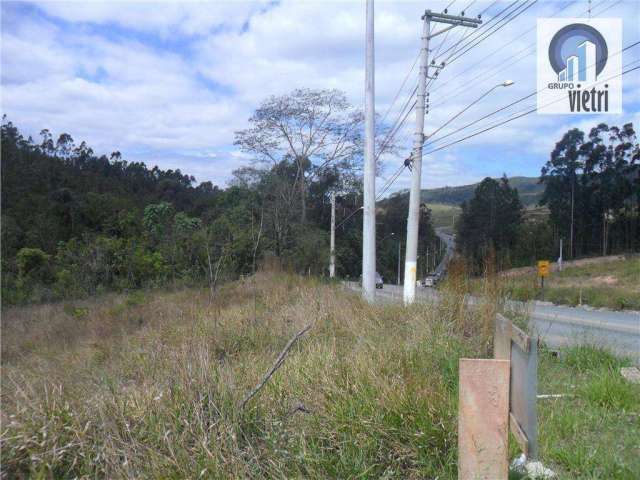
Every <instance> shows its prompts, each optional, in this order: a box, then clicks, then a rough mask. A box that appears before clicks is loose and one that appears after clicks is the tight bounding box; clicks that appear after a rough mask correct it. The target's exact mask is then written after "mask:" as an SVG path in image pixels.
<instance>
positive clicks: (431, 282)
mask: <svg viewBox="0 0 640 480" xmlns="http://www.w3.org/2000/svg"><path fill="white" fill-rule="evenodd" d="M422 286H424V287H435V286H436V278H435V277H434V276H433V275H429V276H428V277H425V278H424V280H423V281H422Z"/></svg>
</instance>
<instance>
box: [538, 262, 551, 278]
mask: <svg viewBox="0 0 640 480" xmlns="http://www.w3.org/2000/svg"><path fill="white" fill-rule="evenodd" d="M549 271H550V268H549V260H538V276H539V277H543V278H544V277H548V276H549Z"/></svg>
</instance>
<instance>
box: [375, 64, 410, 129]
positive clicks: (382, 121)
mask: <svg viewBox="0 0 640 480" xmlns="http://www.w3.org/2000/svg"><path fill="white" fill-rule="evenodd" d="M419 58H420V52H418V55H416V58H415V60H414V61H413V65H411V68H410V69H409V71H408V72H407V75H406V76H405V77H404V80H403V81H402V84H401V85H400V88H399V89H398V91H397V92H396V95H395V97H394V98H393V100H392V102H391V105H389V108H387V111H386V112H385V114H384V116H383V117H382V120H381V121H380V123H381V124H384V121H385V120H386V118H387V115H389V112H390V111H391V109H392V108H393V106H394V105H395V103H396V100H398V97H399V96H400V92H402V89H403V88H404V85H405V83H407V80H408V79H409V76H410V75H411V72H413V69H414V68H415V67H416V63H418V59H419Z"/></svg>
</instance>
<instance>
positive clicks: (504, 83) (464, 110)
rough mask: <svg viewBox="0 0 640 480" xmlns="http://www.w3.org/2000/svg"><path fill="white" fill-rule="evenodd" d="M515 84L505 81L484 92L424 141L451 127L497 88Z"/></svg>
mask: <svg viewBox="0 0 640 480" xmlns="http://www.w3.org/2000/svg"><path fill="white" fill-rule="evenodd" d="M514 83H515V82H514V81H513V80H505V81H504V82H502V83H498V84H497V85H494V86H493V87H491V88H490V89H489V90H487V91H486V92H484V93H483V94H482V95H480V96H479V97H478V98H477V99H476V100H475V101H474V102H471V103H470V104H469V105H467V106H466V107H464V108H463V109H462V110H460V111H459V112H458V113H456V114H455V115H454V116H453V117H451V118H450V119H449V120H447V121H446V122H444V123H443V124H442V125H440V126H439V127H438V128H437V129H436V131H434V132H432V133H431V134H430V135H425V137H424V141H425V142H426V141H427V140H428V139H429V138H431V137H433V136H434V135H435V134H436V133H438V132H439V131H440V130H442V129H443V128H444V127H446V126H447V125H449V124H450V123H451V122H453V121H454V120H455V119H456V118H458V117H459V116H460V115H462V114H463V113H464V112H466V111H467V110H469V109H470V108H471V107H473V106H474V105H475V104H476V103H478V102H479V101H480V100H482V99H483V98H484V97H486V96H487V95H489V94H490V93H491V92H493V91H494V90H495V89H496V88H498V87H510V86H511V85H513V84H514Z"/></svg>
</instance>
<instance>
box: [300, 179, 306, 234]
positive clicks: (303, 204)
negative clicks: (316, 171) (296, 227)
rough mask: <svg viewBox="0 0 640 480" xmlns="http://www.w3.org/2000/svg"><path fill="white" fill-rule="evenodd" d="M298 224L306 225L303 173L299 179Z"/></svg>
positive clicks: (304, 180)
mask: <svg viewBox="0 0 640 480" xmlns="http://www.w3.org/2000/svg"><path fill="white" fill-rule="evenodd" d="M300 208H301V212H300V223H303V224H304V223H307V185H306V179H305V178H304V172H303V173H302V177H301V178H300Z"/></svg>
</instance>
